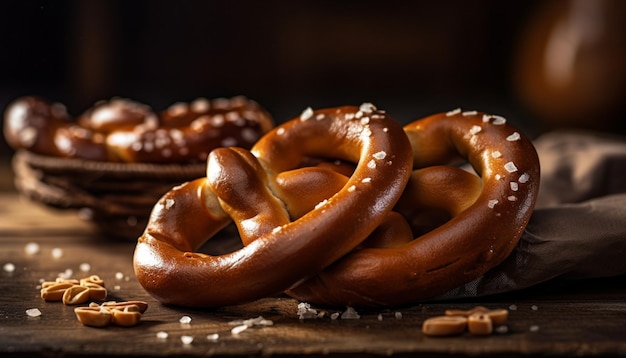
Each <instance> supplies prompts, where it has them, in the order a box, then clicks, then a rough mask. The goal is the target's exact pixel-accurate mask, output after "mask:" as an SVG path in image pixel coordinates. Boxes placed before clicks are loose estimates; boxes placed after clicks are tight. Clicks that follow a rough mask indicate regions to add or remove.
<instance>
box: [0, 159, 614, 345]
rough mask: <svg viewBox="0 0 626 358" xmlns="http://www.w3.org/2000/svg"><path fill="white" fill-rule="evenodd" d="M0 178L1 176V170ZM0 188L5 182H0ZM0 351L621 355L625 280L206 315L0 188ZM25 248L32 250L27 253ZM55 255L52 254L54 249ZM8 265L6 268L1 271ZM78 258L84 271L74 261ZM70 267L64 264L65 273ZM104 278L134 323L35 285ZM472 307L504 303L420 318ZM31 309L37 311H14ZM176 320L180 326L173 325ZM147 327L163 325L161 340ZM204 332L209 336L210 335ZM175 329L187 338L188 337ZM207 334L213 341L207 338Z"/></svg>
mask: <svg viewBox="0 0 626 358" xmlns="http://www.w3.org/2000/svg"><path fill="white" fill-rule="evenodd" d="M1 175H2V176H3V181H4V182H5V183H6V182H7V181H6V180H5V179H6V176H7V175H10V173H9V172H8V171H7V170H6V169H3V171H2V172H1ZM5 189H6V188H5ZM0 243H1V245H2V250H0V264H1V265H2V266H3V270H2V272H1V273H0V289H1V290H2V292H3V294H2V295H0V356H3V357H4V356H27V357H31V356H45V357H51V356H52V357H62V356H72V357H82V356H90V357H93V356H116V357H120V356H192V357H193V356H207V355H216V356H251V355H252V356H256V355H260V356H271V355H278V356H308V357H313V356H322V355H323V356H350V357H354V356H377V355H382V356H389V355H393V356H403V355H404V356H407V355H411V356H412V355H416V354H420V355H422V356H437V357H440V356H463V355H472V356H475V355H480V356H491V357H499V356H502V357H511V356H535V355H550V356H626V300H625V299H626V284H625V283H626V280H625V279H624V278H614V279H606V280H596V281H593V282H576V283H572V282H560V281H555V282H550V283H547V284H544V285H540V286H537V287H534V288H532V289H528V290H525V291H522V292H516V293H510V294H506V295H500V296H496V297H490V298H481V299H476V300H472V301H468V300H464V301H454V302H430V303H422V304H417V305H415V306H412V307H403V308H397V309H392V310H380V311H360V312H359V314H360V318H359V319H341V318H337V319H332V318H331V314H332V313H335V312H341V311H343V310H344V309H345V308H338V309H327V308H320V307H317V308H318V309H319V310H320V311H325V312H327V314H326V315H325V316H324V317H322V318H317V319H299V317H298V314H297V305H298V303H299V302H297V301H295V300H293V299H291V298H288V297H268V298H266V299H262V300H260V301H258V302H253V303H250V304H246V305H241V306H236V307H224V308H220V309H214V310H199V309H186V308H179V307H166V306H163V305H160V304H159V303H158V302H157V301H156V300H154V299H153V298H152V297H150V296H149V295H148V294H147V293H146V292H145V291H144V290H143V289H142V288H141V286H140V285H139V284H138V282H137V280H136V279H135V277H134V274H133V271H132V254H133V249H134V246H135V244H134V242H132V241H121V240H114V239H111V238H107V237H102V236H101V235H99V234H98V233H97V232H95V231H94V229H93V228H92V227H91V226H90V224H88V223H86V222H83V221H81V220H80V219H79V218H78V215H77V214H76V212H73V211H56V210H52V209H49V208H46V207H43V206H41V205H39V204H37V203H32V202H29V201H27V200H25V199H23V198H21V197H20V196H19V195H18V194H17V193H16V192H14V191H12V190H5V191H0ZM28 243H37V244H39V247H40V251H39V253H36V254H28V253H26V251H25V247H26V245H27V244H28ZM56 248H58V249H61V250H62V256H61V257H58V258H55V257H53V254H52V252H53V250H54V249H56ZM7 263H10V264H12V265H13V267H14V270H13V271H12V272H11V270H8V271H7V270H6V267H5V265H6V264H7ZM85 263H86V264H88V265H89V270H88V271H81V267H84V266H85V265H82V264H85ZM68 270H71V271H68ZM70 272H71V274H72V276H73V277H74V278H81V277H86V276H89V275H92V274H96V275H99V276H100V277H101V278H103V279H104V281H105V284H106V286H107V288H108V294H109V296H108V298H107V299H108V300H117V301H126V300H143V301H146V302H148V305H149V307H148V310H147V311H146V312H145V313H144V315H143V317H142V320H141V323H140V324H139V325H138V326H135V327H129V328H123V327H117V326H110V327H107V328H91V327H86V326H83V325H82V324H81V323H80V322H79V321H78V320H77V319H76V317H75V314H74V306H66V305H64V304H62V303H60V302H45V301H43V300H42V299H41V297H40V292H39V291H40V290H39V285H41V281H42V280H45V281H51V280H54V279H55V278H56V277H58V276H59V274H60V273H70ZM477 305H484V306H487V307H490V308H507V309H509V310H510V311H509V320H508V322H507V324H506V329H503V330H502V331H500V332H498V333H494V334H493V335H490V336H487V337H477V336H471V335H469V334H464V335H460V336H455V337H446V338H435V337H428V336H425V335H424V334H423V333H422V332H421V325H422V322H423V321H424V320H425V319H426V318H428V317H432V316H437V315H441V314H442V313H443V312H444V310H446V309H448V308H471V307H474V306H477ZM30 308H38V309H39V310H40V311H41V313H42V314H41V316H39V317H29V316H28V315H27V314H26V310H28V309H30ZM183 316H189V317H191V322H190V323H189V324H182V323H180V319H181V317H183ZM258 316H263V317H264V318H265V319H268V320H271V321H272V322H273V325H271V326H258V327H251V328H249V329H247V330H245V331H243V332H241V333H240V334H232V333H231V329H232V328H233V327H234V326H233V322H234V321H236V320H245V319H250V318H255V317H258ZM158 332H167V333H168V337H167V338H165V339H162V338H157V333H158ZM214 334H218V336H217V338H215V336H214ZM183 336H190V337H193V341H192V342H191V343H190V344H184V343H183V342H182V337H183ZM208 337H211V338H213V339H209V338H208Z"/></svg>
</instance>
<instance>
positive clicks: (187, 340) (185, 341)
mask: <svg viewBox="0 0 626 358" xmlns="http://www.w3.org/2000/svg"><path fill="white" fill-rule="evenodd" d="M180 341H181V342H183V344H191V342H193V336H180Z"/></svg>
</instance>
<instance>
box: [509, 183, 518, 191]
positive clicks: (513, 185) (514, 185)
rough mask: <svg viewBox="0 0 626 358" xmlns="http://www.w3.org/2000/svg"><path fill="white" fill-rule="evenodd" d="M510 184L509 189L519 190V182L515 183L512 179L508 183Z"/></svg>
mask: <svg viewBox="0 0 626 358" xmlns="http://www.w3.org/2000/svg"><path fill="white" fill-rule="evenodd" d="M510 185H511V190H513V191H518V190H519V184H517V183H516V182H514V181H512V182H511V183H510Z"/></svg>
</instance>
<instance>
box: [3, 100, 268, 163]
mask: <svg viewBox="0 0 626 358" xmlns="http://www.w3.org/2000/svg"><path fill="white" fill-rule="evenodd" d="M272 127H273V120H272V118H271V117H270V115H269V114H268V113H267V112H266V111H265V110H264V109H263V108H261V107H260V106H259V105H258V104H257V103H256V102H254V101H252V100H249V99H247V98H245V97H243V96H238V97H233V98H230V99H226V98H216V99H211V100H209V99H205V98H199V99H196V100H194V101H192V102H190V103H183V102H179V103H175V104H173V105H172V106H170V107H169V108H167V109H166V110H164V111H162V112H161V113H156V112H154V111H153V110H152V109H151V108H150V107H149V106H147V105H145V104H142V103H138V102H136V101H132V100H129V99H124V98H113V99H111V100H109V101H100V102H98V103H96V104H95V105H94V106H93V107H91V108H89V109H88V110H87V111H85V112H84V113H83V114H82V115H81V116H79V117H78V119H77V120H73V118H71V116H70V115H69V114H68V113H67V110H66V108H65V106H64V105H62V104H60V103H52V102H49V101H47V100H45V99H43V98H39V97H35V96H27V97H22V98H18V99H16V100H15V101H13V102H12V103H11V104H10V105H9V106H8V107H7V110H6V112H5V123H4V135H5V138H6V139H7V142H8V143H9V145H11V146H12V147H13V148H14V149H26V150H28V151H31V152H33V153H36V154H43V155H48V156H53V157H61V158H80V159H87V160H94V161H107V162H123V163H190V162H203V161H205V160H206V157H207V156H208V153H209V152H210V151H211V150H212V149H213V148H217V147H221V146H235V145H236V146H240V147H244V148H250V147H251V146H252V145H253V144H254V142H256V141H257V139H258V138H259V137H261V136H262V135H263V134H264V133H265V132H267V131H268V130H269V129H271V128H272Z"/></svg>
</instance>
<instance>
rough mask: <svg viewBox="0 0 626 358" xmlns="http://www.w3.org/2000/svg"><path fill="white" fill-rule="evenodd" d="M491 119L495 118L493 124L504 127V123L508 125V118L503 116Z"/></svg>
mask: <svg viewBox="0 0 626 358" xmlns="http://www.w3.org/2000/svg"><path fill="white" fill-rule="evenodd" d="M491 118H493V122H491V123H493V124H495V125H497V126H499V125H503V124H504V123H506V118H504V117H502V116H493V115H492V116H491Z"/></svg>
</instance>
